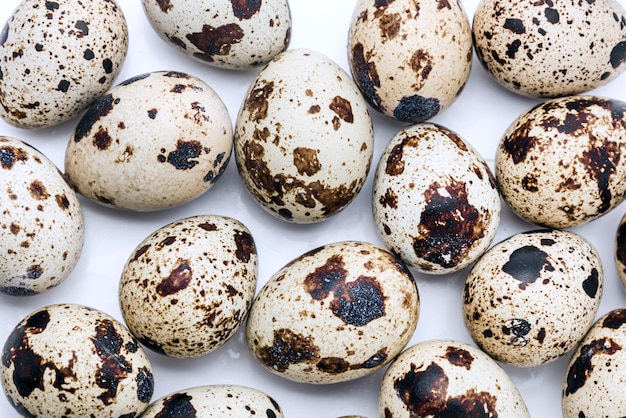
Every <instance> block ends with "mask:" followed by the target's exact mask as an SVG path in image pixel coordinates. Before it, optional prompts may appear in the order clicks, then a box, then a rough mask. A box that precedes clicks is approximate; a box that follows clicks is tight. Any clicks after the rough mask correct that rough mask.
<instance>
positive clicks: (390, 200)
mask: <svg viewBox="0 0 626 418" xmlns="http://www.w3.org/2000/svg"><path fill="white" fill-rule="evenodd" d="M379 203H380V204H381V205H382V207H384V208H391V209H397V208H398V195H397V194H396V193H395V192H394V191H393V190H392V189H391V188H389V189H387V190H386V191H385V194H384V195H383V196H381V197H380V199H379Z"/></svg>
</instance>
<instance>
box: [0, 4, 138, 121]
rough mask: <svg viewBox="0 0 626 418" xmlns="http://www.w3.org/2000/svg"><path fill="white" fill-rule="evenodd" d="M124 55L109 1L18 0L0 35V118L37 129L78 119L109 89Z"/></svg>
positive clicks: (122, 25)
mask: <svg viewBox="0 0 626 418" xmlns="http://www.w3.org/2000/svg"><path fill="white" fill-rule="evenodd" d="M127 51H128V28H127V22H126V19H125V17H124V14H123V13H122V9H121V8H120V7H119V6H118V4H117V2H116V1H114V0H92V1H80V0H64V1H45V2H44V1H39V0H23V1H22V2H20V4H19V5H18V6H17V8H16V9H15V10H14V11H13V12H12V13H11V15H10V16H9V18H8V20H7V22H6V24H5V26H4V29H3V30H2V33H1V34H0V67H1V68H2V71H0V117H2V119H4V120H5V121H6V122H8V123H10V124H13V125H16V126H18V127H21V128H40V127H47V126H53V125H56V124H59V123H61V122H65V121H67V120H69V119H71V118H73V117H75V116H77V115H78V114H79V113H80V112H82V111H83V110H85V109H86V108H87V107H88V106H89V105H90V104H91V103H92V102H93V101H95V100H96V99H97V98H98V97H100V96H101V95H102V94H104V92H106V91H107V89H108V88H109V87H110V86H111V85H112V83H113V81H114V79H115V77H117V75H118V73H119V71H120V69H121V67H122V64H123V62H124V60H125V58H126V53H127Z"/></svg>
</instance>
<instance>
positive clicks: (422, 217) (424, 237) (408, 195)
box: [372, 123, 501, 274]
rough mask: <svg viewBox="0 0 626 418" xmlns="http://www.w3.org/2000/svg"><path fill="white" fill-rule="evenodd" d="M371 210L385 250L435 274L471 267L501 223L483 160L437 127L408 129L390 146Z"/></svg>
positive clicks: (497, 201)
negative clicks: (385, 247) (387, 249)
mask: <svg viewBox="0 0 626 418" xmlns="http://www.w3.org/2000/svg"><path fill="white" fill-rule="evenodd" d="M433 162H436V164H433ZM372 205H373V214H374V220H375V222H376V227H377V230H378V233H379V235H380V236H381V238H382V240H383V241H384V243H385V245H386V246H387V247H388V248H389V249H390V250H391V251H392V252H393V253H394V254H397V255H398V256H400V258H402V260H403V261H404V262H405V263H407V264H408V265H410V266H412V267H414V268H416V269H417V270H419V271H421V272H424V273H430V274H444V273H451V272H454V271H458V270H460V269H462V268H465V267H467V266H469V265H470V264H471V263H473V262H474V261H475V260H476V259H477V258H478V257H479V256H480V255H481V254H482V253H484V252H485V251H486V250H487V248H488V247H489V245H490V244H491V242H492V240H493V238H494V236H495V234H496V231H497V229H498V225H499V223H500V210H501V203H500V194H499V192H498V189H497V187H496V184H495V180H494V177H493V174H492V173H491V170H490V169H489V167H488V166H487V164H486V162H485V161H484V160H483V158H482V157H481V156H480V155H479V154H478V153H477V152H476V150H475V149H474V148H473V147H472V146H471V145H470V144H469V143H468V142H467V141H465V140H463V139H462V138H461V137H459V136H458V135H457V134H456V133H454V132H452V131H450V130H449V129H447V128H445V127H443V126H440V125H435V124H432V123H422V124H416V125H412V126H408V127H405V128H403V129H402V130H401V131H400V132H398V133H397V134H396V135H395V136H394V137H393V138H392V139H391V140H390V141H389V142H388V143H387V145H386V147H385V149H384V150H383V154H382V155H381V157H380V160H379V163H378V167H377V169H376V176H375V178H374V191H373V194H372Z"/></svg>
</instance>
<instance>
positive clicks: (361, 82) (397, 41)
mask: <svg viewBox="0 0 626 418" xmlns="http://www.w3.org/2000/svg"><path fill="white" fill-rule="evenodd" d="M472 53H473V50H472V34H471V27H470V23H469V20H468V17H467V15H466V13H465V9H464V8H463V5H462V4H461V2H460V1H449V0H437V1H434V0H429V1H424V0H394V1H389V0H385V1H380V0H359V1H357V2H356V5H355V8H354V12H353V16H352V21H351V23H350V29H349V34H348V60H349V64H350V70H351V72H352V76H353V77H354V79H355V81H356V83H357V85H358V86H359V89H360V90H361V92H362V93H363V96H364V97H365V98H366V99H367V101H368V102H369V104H371V105H372V106H373V107H374V108H375V109H376V110H378V111H380V112H381V113H383V114H385V115H387V116H389V117H392V118H395V119H397V120H400V121H403V122H411V123H416V122H423V121H425V120H428V119H430V118H432V117H434V116H435V115H437V114H439V113H440V112H443V111H444V110H446V109H447V108H448V107H450V106H451V105H452V103H453V102H454V101H455V100H456V98H457V97H458V96H459V94H460V93H461V91H462V90H463V87H464V86H465V84H466V83H467V80H468V78H469V74H470V70H471V67H472Z"/></svg>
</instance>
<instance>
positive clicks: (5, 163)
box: [0, 146, 28, 170]
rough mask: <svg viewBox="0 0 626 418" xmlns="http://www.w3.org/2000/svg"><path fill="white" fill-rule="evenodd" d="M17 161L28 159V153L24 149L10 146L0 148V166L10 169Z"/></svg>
mask: <svg viewBox="0 0 626 418" xmlns="http://www.w3.org/2000/svg"><path fill="white" fill-rule="evenodd" d="M18 161H19V162H25V161H28V153H27V152H26V151H25V150H23V149H22V148H16V147H12V146H5V147H2V148H0V167H2V168H3V169H5V170H10V169H12V168H13V166H14V165H15V163H16V162H18Z"/></svg>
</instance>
